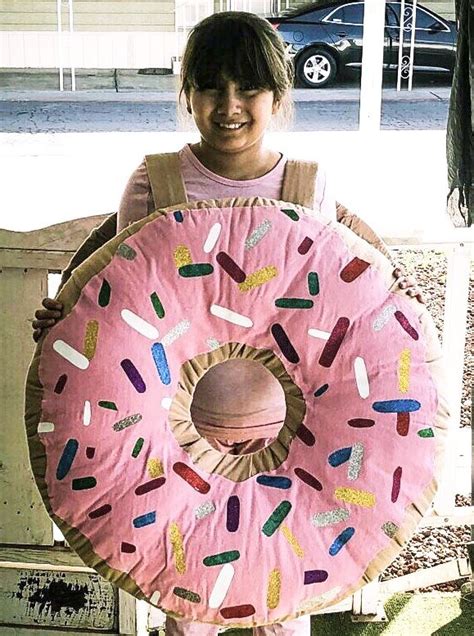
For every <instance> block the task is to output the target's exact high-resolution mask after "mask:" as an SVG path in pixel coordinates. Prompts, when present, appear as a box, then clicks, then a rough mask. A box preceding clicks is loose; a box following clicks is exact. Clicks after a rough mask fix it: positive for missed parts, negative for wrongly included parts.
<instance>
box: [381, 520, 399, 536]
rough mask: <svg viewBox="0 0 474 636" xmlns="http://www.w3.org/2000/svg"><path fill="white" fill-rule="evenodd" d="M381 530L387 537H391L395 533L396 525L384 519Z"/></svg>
mask: <svg viewBox="0 0 474 636" xmlns="http://www.w3.org/2000/svg"><path fill="white" fill-rule="evenodd" d="M382 530H383V531H384V532H385V534H386V535H387V537H390V538H392V537H393V536H394V535H395V534H396V532H397V530H398V526H397V525H396V524H395V523H393V521H386V522H385V523H384V524H383V526H382Z"/></svg>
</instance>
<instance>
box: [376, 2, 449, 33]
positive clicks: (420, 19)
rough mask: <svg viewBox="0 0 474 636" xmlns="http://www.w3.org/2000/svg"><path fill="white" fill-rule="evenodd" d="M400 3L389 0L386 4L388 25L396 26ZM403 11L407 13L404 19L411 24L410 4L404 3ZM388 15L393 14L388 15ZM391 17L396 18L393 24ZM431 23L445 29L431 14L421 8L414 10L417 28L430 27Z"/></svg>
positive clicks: (398, 18)
mask: <svg viewBox="0 0 474 636" xmlns="http://www.w3.org/2000/svg"><path fill="white" fill-rule="evenodd" d="M400 6H401V5H400V3H399V2H391V3H390V4H388V5H387V17H388V22H387V24H389V25H390V26H396V25H397V24H399V20H400ZM405 11H406V14H407V17H406V19H407V20H408V24H411V5H405ZM390 16H393V18H392V17H390ZM392 19H394V20H396V22H395V24H393V23H392ZM433 25H438V26H439V28H440V29H441V30H445V28H446V27H445V25H444V24H443V23H442V22H440V21H439V20H437V19H436V18H435V17H434V16H433V15H431V14H429V13H427V12H426V11H423V9H417V10H416V27H415V28H417V29H431V28H432V27H433Z"/></svg>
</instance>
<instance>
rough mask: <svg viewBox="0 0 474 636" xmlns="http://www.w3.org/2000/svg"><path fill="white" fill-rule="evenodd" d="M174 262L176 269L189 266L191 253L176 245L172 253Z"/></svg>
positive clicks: (185, 248)
mask: <svg viewBox="0 0 474 636" xmlns="http://www.w3.org/2000/svg"><path fill="white" fill-rule="evenodd" d="M174 262H175V265H176V267H177V268H178V269H179V268H180V267H184V265H191V263H192V262H193V259H192V258H191V252H190V251H189V248H187V247H186V245H178V247H177V248H176V249H175V251H174Z"/></svg>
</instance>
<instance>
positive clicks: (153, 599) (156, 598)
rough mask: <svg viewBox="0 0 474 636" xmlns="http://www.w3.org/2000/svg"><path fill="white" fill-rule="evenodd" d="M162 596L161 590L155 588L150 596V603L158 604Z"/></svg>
mask: <svg viewBox="0 0 474 636" xmlns="http://www.w3.org/2000/svg"><path fill="white" fill-rule="evenodd" d="M160 597H161V594H160V592H159V591H158V590H155V591H154V592H153V594H152V595H151V596H150V603H151V604H152V605H158V602H159V600H160Z"/></svg>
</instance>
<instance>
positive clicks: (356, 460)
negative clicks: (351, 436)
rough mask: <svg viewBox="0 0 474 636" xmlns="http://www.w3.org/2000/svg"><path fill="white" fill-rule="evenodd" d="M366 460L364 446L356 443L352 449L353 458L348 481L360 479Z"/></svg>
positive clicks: (351, 458)
mask: <svg viewBox="0 0 474 636" xmlns="http://www.w3.org/2000/svg"><path fill="white" fill-rule="evenodd" d="M363 459H364V446H363V444H361V443H360V442H356V443H355V444H354V446H353V447H352V451H351V457H350V459H349V468H348V470H347V479H350V480H351V481H355V480H356V479H358V478H359V475H360V471H361V470H362V461H363Z"/></svg>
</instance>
